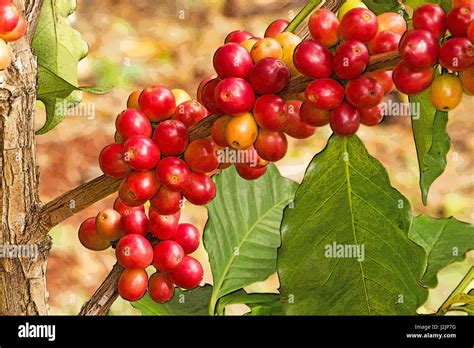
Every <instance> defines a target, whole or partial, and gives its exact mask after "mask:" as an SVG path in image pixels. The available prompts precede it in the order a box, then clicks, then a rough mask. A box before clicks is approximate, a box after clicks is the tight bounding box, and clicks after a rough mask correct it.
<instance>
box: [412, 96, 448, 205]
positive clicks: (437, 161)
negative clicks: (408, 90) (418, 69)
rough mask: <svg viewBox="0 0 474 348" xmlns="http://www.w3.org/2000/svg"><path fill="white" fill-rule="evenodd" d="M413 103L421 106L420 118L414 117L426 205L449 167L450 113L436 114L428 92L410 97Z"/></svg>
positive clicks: (421, 185) (414, 129)
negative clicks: (435, 184) (447, 156)
mask: <svg viewBox="0 0 474 348" xmlns="http://www.w3.org/2000/svg"><path fill="white" fill-rule="evenodd" d="M410 102H411V103H416V104H414V105H418V106H420V109H419V110H420V115H416V116H413V117H412V121H411V122H412V129H413V136H414V138H415V146H416V153H417V156H418V166H419V169H420V188H421V195H422V199H423V204H425V205H426V204H427V202H428V192H429V189H430V186H431V184H432V183H433V182H434V181H435V180H436V179H437V178H438V177H439V176H440V175H441V174H443V172H444V169H445V168H446V155H447V153H448V151H449V148H450V147H451V140H450V138H449V135H448V133H447V132H446V125H447V123H448V113H447V112H440V111H436V109H435V108H434V107H433V105H432V104H431V102H430V99H429V94H428V92H424V93H422V94H420V95H417V96H412V97H410Z"/></svg>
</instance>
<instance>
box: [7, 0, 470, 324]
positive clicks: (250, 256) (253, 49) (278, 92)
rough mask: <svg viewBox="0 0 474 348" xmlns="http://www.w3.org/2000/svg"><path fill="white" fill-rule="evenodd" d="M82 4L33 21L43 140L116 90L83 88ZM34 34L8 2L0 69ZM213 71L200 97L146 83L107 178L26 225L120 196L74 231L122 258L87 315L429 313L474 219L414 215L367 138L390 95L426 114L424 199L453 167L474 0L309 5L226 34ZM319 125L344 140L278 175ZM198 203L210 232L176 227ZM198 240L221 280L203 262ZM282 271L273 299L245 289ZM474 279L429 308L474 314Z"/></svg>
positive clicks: (118, 137)
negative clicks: (76, 18)
mask: <svg viewBox="0 0 474 348" xmlns="http://www.w3.org/2000/svg"><path fill="white" fill-rule="evenodd" d="M32 3H34V1H33V2H32ZM71 5H72V4H71V2H70V1H63V0H55V1H45V2H44V3H43V5H42V7H41V11H40V9H39V7H38V8H36V10H35V11H36V12H35V13H32V12H31V13H29V17H31V18H33V17H35V16H37V17H38V16H39V17H38V20H37V21H36V20H35V21H33V20H31V21H29V22H28V24H29V25H31V26H34V25H37V26H36V30H35V31H34V27H32V28H31V29H30V30H31V31H32V33H33V32H34V33H35V34H34V36H33V34H31V36H30V37H31V45H32V47H33V48H34V52H35V54H36V55H37V62H38V69H37V76H38V89H37V99H38V100H39V101H41V102H42V103H43V104H44V105H45V107H46V112H47V119H46V123H45V124H44V126H43V127H42V128H41V129H40V130H39V131H38V134H44V133H47V132H48V131H49V130H51V129H53V128H54V127H56V126H58V125H59V124H60V122H61V121H62V119H63V118H64V114H65V112H66V111H67V110H59V111H58V107H57V106H58V104H61V103H64V102H67V103H68V105H69V107H72V106H74V105H76V104H77V103H80V101H81V94H82V92H89V93H97V94H101V93H105V92H107V91H108V89H109V87H79V86H78V81H77V71H76V69H75V67H76V66H77V64H78V62H79V61H80V60H81V59H82V58H84V57H85V56H86V54H87V45H86V44H85V43H84V42H83V40H82V39H81V38H80V36H79V35H78V33H77V32H75V31H74V29H72V28H71V27H70V26H69V24H68V22H67V20H66V18H67V16H68V15H70V14H71V13H72V12H73V11H74V7H73V6H71ZM29 17H28V16H27V18H29ZM36 22H37V24H36ZM25 30H26V21H25V19H24V17H23V16H21V15H20V14H19V12H18V10H17V9H16V8H15V6H14V5H13V4H12V3H11V1H9V0H2V1H0V37H1V38H2V40H0V50H1V52H0V56H1V58H2V59H0V64H1V69H7V68H8V67H9V66H10V62H11V60H12V57H11V54H10V47H9V45H8V44H6V41H14V40H17V39H18V38H20V37H21V36H22V35H23V34H24V33H25ZM66 43H67V44H66ZM59 63H60V64H59ZM213 66H214V70H215V74H214V75H212V76H209V77H207V78H206V79H204V80H203V81H202V82H201V83H200V85H199V86H198V88H197V92H196V94H195V98H192V97H191V96H190V94H188V93H187V92H186V91H183V90H180V89H172V88H169V87H167V86H164V85H161V84H159V82H157V83H155V82H153V84H150V86H148V87H146V88H144V89H143V90H138V91H133V92H132V93H131V94H130V96H129V98H128V100H126V101H124V109H123V110H121V111H120V110H117V112H118V115H117V117H116V119H115V128H116V133H115V137H114V139H110V144H109V145H107V146H106V147H104V148H103V150H102V151H101V152H100V154H99V155H98V162H99V165H100V168H101V169H102V171H103V173H104V176H102V177H99V178H97V179H95V180H93V181H91V182H89V183H87V184H85V185H82V186H81V187H78V188H77V189H74V190H72V191H70V192H68V193H65V194H64V195H62V196H61V197H59V198H57V199H55V200H53V201H52V202H50V203H47V204H45V205H43V206H42V207H41V208H35V209H33V211H34V214H36V215H32V216H34V217H36V220H37V221H36V220H32V219H31V218H30V219H27V221H26V222H25V226H26V227H25V228H26V230H27V231H28V230H30V229H33V228H40V230H43V231H47V230H49V229H50V228H51V227H53V226H55V225H56V224H58V223H59V222H61V221H63V220H64V219H66V218H67V217H69V216H72V215H73V214H75V213H77V212H78V211H80V210H82V209H83V208H85V207H87V206H89V205H91V204H92V203H94V202H96V201H98V200H100V199H102V198H104V197H105V196H108V195H110V194H113V193H114V192H118V194H117V198H116V200H115V203H114V205H113V206H112V207H110V208H108V209H105V210H103V211H100V212H98V214H97V215H96V216H92V217H89V218H88V219H86V220H85V221H84V222H83V223H82V224H81V225H80V227H79V230H78V239H79V241H80V243H81V244H82V245H83V246H84V247H86V248H88V249H90V250H94V251H97V252H99V251H102V250H106V249H109V248H114V249H115V255H116V259H117V264H116V265H115V266H114V268H113V270H112V271H111V273H110V274H109V276H108V277H107V279H106V280H105V281H104V283H103V284H102V285H100V287H99V288H98V290H97V291H96V293H95V294H94V295H93V297H92V298H91V299H90V301H88V302H87V303H86V304H84V306H83V308H82V310H81V313H80V314H81V315H103V314H106V313H107V311H108V309H109V308H110V306H111V304H112V303H113V302H114V300H115V299H116V298H117V297H118V296H121V297H122V298H123V299H125V300H127V301H130V302H132V305H133V306H134V307H135V308H136V309H138V310H139V311H141V312H142V313H143V314H144V315H225V314H226V307H227V306H229V305H234V304H245V305H247V306H248V307H249V309H250V312H248V313H247V314H248V315H416V314H417V310H418V309H419V308H420V307H421V306H422V305H423V304H424V303H425V302H426V300H427V298H428V291H429V289H432V288H434V287H436V285H437V283H438V280H437V273H438V271H440V270H441V269H442V268H444V267H445V266H447V265H448V264H450V263H453V262H455V261H461V260H463V259H464V258H465V254H466V253H467V252H468V251H469V250H471V249H473V248H474V234H473V229H472V225H470V224H469V223H465V222H461V221H458V220H457V219H456V218H454V217H451V218H448V219H436V218H433V217H429V216H426V215H420V216H416V217H414V216H413V213H412V208H411V205H410V202H409V201H408V200H407V199H406V198H405V197H404V196H403V195H402V194H401V193H400V192H399V191H397V190H396V189H395V188H393V187H392V185H391V183H390V179H389V173H387V171H386V169H385V168H384V167H383V165H382V164H381V163H380V162H379V161H378V160H377V159H376V158H374V157H372V156H371V155H370V154H369V153H368V151H367V149H366V148H365V146H364V143H363V142H362V141H361V140H360V139H359V138H358V136H357V131H358V130H359V128H360V127H361V125H362V126H368V127H375V126H378V125H379V124H380V123H382V122H383V121H384V118H386V117H391V116H396V115H394V114H393V113H394V111H393V110H391V109H390V107H388V103H387V96H388V95H389V94H390V93H391V92H393V91H394V90H397V91H398V92H400V93H402V94H404V95H407V98H408V101H409V104H410V105H417V106H419V110H420V114H419V115H415V114H412V115H411V116H412V119H411V121H412V128H413V136H414V140H415V146H416V152H417V156H418V164H419V175H420V190H421V197H422V201H423V203H424V204H425V205H427V204H428V193H429V189H430V186H431V185H432V184H433V182H434V181H435V180H436V179H437V178H438V177H439V176H440V175H442V173H443V171H444V169H445V167H446V155H447V152H448V150H449V148H450V138H449V135H448V134H447V131H446V126H447V122H448V115H449V112H450V111H452V110H453V109H455V108H456V107H458V106H459V105H460V103H461V99H462V97H463V95H464V94H467V95H472V94H474V1H473V0H463V1H453V2H452V3H450V2H449V1H445V0H439V1H430V2H429V3H425V2H423V1H418V0H407V1H404V2H403V3H402V2H399V1H396V0H390V1H384V2H381V1H376V0H367V1H364V2H361V1H354V0H349V1H345V2H344V1H337V0H333V1H316V0H312V1H309V2H308V4H307V5H306V6H305V7H304V8H303V9H302V10H301V11H300V12H299V13H298V14H297V15H296V16H295V17H294V18H293V19H292V20H291V21H289V20H286V19H276V20H275V21H273V22H272V23H270V24H269V25H268V28H267V30H266V31H265V32H264V33H250V32H247V31H243V30H236V31H233V32H231V33H229V34H228V36H227V37H225V38H223V40H222V46H220V47H218V48H217V49H216V51H215V53H214V56H213ZM467 100H468V101H469V102H472V100H471V99H467ZM119 111H120V112H119ZM321 127H330V129H331V130H332V132H333V135H332V136H331V137H330V138H329V139H328V140H327V145H326V147H325V148H324V149H323V150H322V151H321V152H320V153H318V154H316V155H315V156H314V158H313V159H312V161H311V163H310V165H309V166H308V168H307V169H306V173H305V176H304V180H303V182H302V183H301V184H298V183H296V182H294V181H292V180H290V179H287V178H285V177H283V176H281V175H280V173H279V171H278V169H277V167H276V166H275V165H274V164H273V163H275V162H278V161H279V160H281V159H282V158H284V157H285V155H286V154H287V151H288V140H287V138H288V137H291V138H295V139H306V138H310V137H312V136H313V135H314V134H315V132H317V129H318V128H321ZM35 185H36V184H35ZM35 187H36V186H35ZM185 201H187V202H189V203H190V204H194V205H202V206H206V208H207V211H208V221H207V224H206V226H205V229H204V231H203V233H202V236H203V237H202V240H201V233H200V231H199V230H198V229H197V228H196V227H195V226H193V225H192V224H188V223H182V222H180V215H181V210H182V208H183V204H184V202H185ZM71 202H73V203H74V204H72V205H71ZM38 209H39V210H38ZM32 221H34V222H32ZM43 237H44V235H43ZM38 238H39V237H38ZM41 240H42V239H41V238H39V239H38V242H39V241H41ZM31 241H34V239H30V240H29V242H31ZM43 241H44V240H43ZM201 243H203V244H204V247H205V249H206V251H207V254H208V256H209V262H210V266H211V270H212V278H213V284H212V285H210V284H203V281H202V279H203V275H204V269H203V267H202V265H201V263H200V261H199V260H197V259H196V258H194V257H193V256H192V254H193V252H194V251H196V249H197V248H198V247H199V245H200V244H201ZM46 249H47V248H46ZM46 259H47V251H46V252H45V254H44V258H43V259H42V261H43V262H46ZM40 261H41V260H40ZM275 273H277V275H278V279H279V282H280V288H279V292H278V293H252V292H247V291H246V290H245V289H246V288H247V287H248V286H249V285H251V284H254V283H256V282H260V281H264V280H265V279H267V278H268V277H269V276H271V275H273V274H275ZM43 277H44V275H43ZM473 277H474V269H471V270H470V271H469V273H468V274H466V275H465V277H464V279H463V280H462V282H461V283H460V284H459V286H458V287H456V289H455V290H454V291H453V293H452V294H451V295H449V296H448V298H447V299H446V301H445V302H444V303H443V305H442V306H441V307H440V308H439V310H438V311H437V312H436V313H433V314H437V315H444V314H445V313H447V312H448V311H458V312H464V313H467V314H469V315H472V313H473V309H474V307H473V306H474V294H473V293H472V291H473V290H471V291H469V289H468V285H469V283H470V281H471V280H472V279H473ZM17 286H18V287H20V286H21V282H18V283H17ZM10 290H12V289H10ZM468 291H469V292H468ZM31 296H32V295H31ZM37 296H38V298H40V299H41V297H42V296H43V299H45V298H46V296H45V294H43V293H41V291H40V293H39V294H37ZM38 298H36V300H35V301H37V300H38ZM30 300H32V299H31V298H30ZM43 303H45V301H43ZM0 304H1V303H0ZM3 312H6V313H8V311H7V310H5V306H0V313H3ZM25 312H28V311H27V310H26V309H22V308H17V309H16V310H15V314H18V313H25ZM30 312H32V313H36V314H45V311H44V310H43V309H41V308H40V309H38V307H37V308H36V309H34V310H30Z"/></svg>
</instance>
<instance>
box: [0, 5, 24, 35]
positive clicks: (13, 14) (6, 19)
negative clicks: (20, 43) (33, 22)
mask: <svg viewBox="0 0 474 348" xmlns="http://www.w3.org/2000/svg"><path fill="white" fill-rule="evenodd" d="M0 18H1V20H0V35H6V34H8V33H9V32H11V31H12V30H14V29H15V27H16V26H17V24H18V21H19V20H20V13H19V12H18V9H17V8H16V6H15V4H14V3H13V2H11V1H8V0H2V1H1V2H0Z"/></svg>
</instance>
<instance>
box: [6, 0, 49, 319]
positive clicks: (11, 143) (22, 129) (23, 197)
mask: <svg viewBox="0 0 474 348" xmlns="http://www.w3.org/2000/svg"><path fill="white" fill-rule="evenodd" d="M15 4H16V5H17V7H18V9H19V10H21V11H22V12H23V13H24V15H25V17H26V19H27V21H28V31H27V35H25V37H23V38H22V39H20V40H19V41H17V42H14V43H12V44H11V46H12V50H13V57H14V58H13V63H12V65H11V67H9V68H8V69H7V70H6V71H4V72H2V73H0V74H1V75H2V76H1V77H0V78H1V80H2V84H1V85H0V112H1V115H0V172H1V174H2V179H1V182H0V197H1V200H0V216H1V218H2V221H1V233H0V246H5V245H32V244H36V245H37V247H38V257H37V259H36V260H32V259H30V258H18V257H16V258H9V257H2V258H0V314H1V315H32V314H47V292H46V277H45V274H46V261H47V257H48V253H49V249H50V244H51V242H50V239H49V237H48V234H47V232H45V231H44V230H43V231H42V230H40V229H38V230H32V229H31V228H30V226H31V225H32V223H33V221H34V219H35V217H36V216H37V215H36V214H37V212H38V210H39V204H40V201H39V198H38V177H39V172H38V166H37V164H36V158H35V139H34V111H35V103H36V82H37V81H36V77H37V64H36V58H35V56H34V54H33V52H32V50H31V44H30V43H31V39H32V36H33V33H34V30H35V27H36V24H37V20H38V16H39V12H40V9H41V5H42V1H41V0H17V1H15ZM32 240H34V241H35V242H33V243H32Z"/></svg>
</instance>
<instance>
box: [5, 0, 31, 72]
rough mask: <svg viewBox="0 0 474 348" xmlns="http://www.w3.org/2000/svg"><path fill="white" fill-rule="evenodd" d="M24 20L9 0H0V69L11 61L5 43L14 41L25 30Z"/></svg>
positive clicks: (9, 52)
mask: <svg viewBox="0 0 474 348" xmlns="http://www.w3.org/2000/svg"><path fill="white" fill-rule="evenodd" d="M26 24H27V23H26V20H25V18H24V17H23V16H22V15H21V13H20V12H19V11H18V9H17V8H16V6H15V4H14V3H13V2H12V1H11V0H0V70H5V69H6V68H8V67H9V66H10V64H11V62H12V53H11V48H10V46H9V45H8V44H7V42H10V41H16V40H18V39H19V38H21V37H22V36H23V35H24V34H25V32H26Z"/></svg>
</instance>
